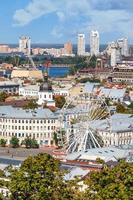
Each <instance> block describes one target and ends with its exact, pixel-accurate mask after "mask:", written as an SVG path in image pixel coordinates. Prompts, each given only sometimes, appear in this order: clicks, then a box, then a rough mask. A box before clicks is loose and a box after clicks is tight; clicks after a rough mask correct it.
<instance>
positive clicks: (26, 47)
mask: <svg viewBox="0 0 133 200" xmlns="http://www.w3.org/2000/svg"><path fill="white" fill-rule="evenodd" d="M19 51H20V52H22V53H24V54H28V55H30V54H31V39H30V37H26V36H22V37H20V38H19Z"/></svg>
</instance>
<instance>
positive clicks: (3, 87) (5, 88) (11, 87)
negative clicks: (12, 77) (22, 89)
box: [0, 81, 19, 94]
mask: <svg viewBox="0 0 133 200" xmlns="http://www.w3.org/2000/svg"><path fill="white" fill-rule="evenodd" d="M0 92H7V93H8V94H18V93H19V84H18V83H15V82H12V81H1V82H0Z"/></svg>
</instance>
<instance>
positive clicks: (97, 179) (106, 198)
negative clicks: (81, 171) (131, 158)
mask: <svg viewBox="0 0 133 200" xmlns="http://www.w3.org/2000/svg"><path fill="white" fill-rule="evenodd" d="M85 184H86V185H87V186H88V189H87V190H86V192H85V196H84V199H92V200H132V199H133V198H132V197H133V196H132V194H133V187H132V186H133V164H129V163H126V162H124V161H121V162H120V163H119V164H118V165H117V166H116V167H114V168H108V167H106V168H104V169H103V170H102V171H101V172H92V173H91V174H90V176H89V177H88V178H87V179H86V181H85Z"/></svg>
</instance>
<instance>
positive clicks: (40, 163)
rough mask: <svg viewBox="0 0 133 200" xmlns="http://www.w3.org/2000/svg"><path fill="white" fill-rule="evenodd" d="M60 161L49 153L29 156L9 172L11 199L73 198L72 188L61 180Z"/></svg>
mask: <svg viewBox="0 0 133 200" xmlns="http://www.w3.org/2000/svg"><path fill="white" fill-rule="evenodd" d="M59 167H60V163H59V161H57V160H54V158H52V157H51V156H50V155H47V154H39V155H38V156H35V157H29V158H28V159H26V160H25V161H24V163H23V164H22V166H21V167H20V169H16V170H13V172H12V173H11V184H10V191H11V199H12V200H21V199H23V200H45V199H46V200H67V199H73V197H72V196H73V193H72V189H71V188H70V187H69V186H68V185H67V183H66V182H64V181H63V173H62V171H61V170H60V169H59Z"/></svg>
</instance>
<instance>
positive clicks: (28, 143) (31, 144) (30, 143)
mask: <svg viewBox="0 0 133 200" xmlns="http://www.w3.org/2000/svg"><path fill="white" fill-rule="evenodd" d="M22 145H25V147H26V148H39V145H38V143H37V141H36V140H35V139H34V138H30V137H26V138H25V140H23V142H22Z"/></svg>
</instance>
